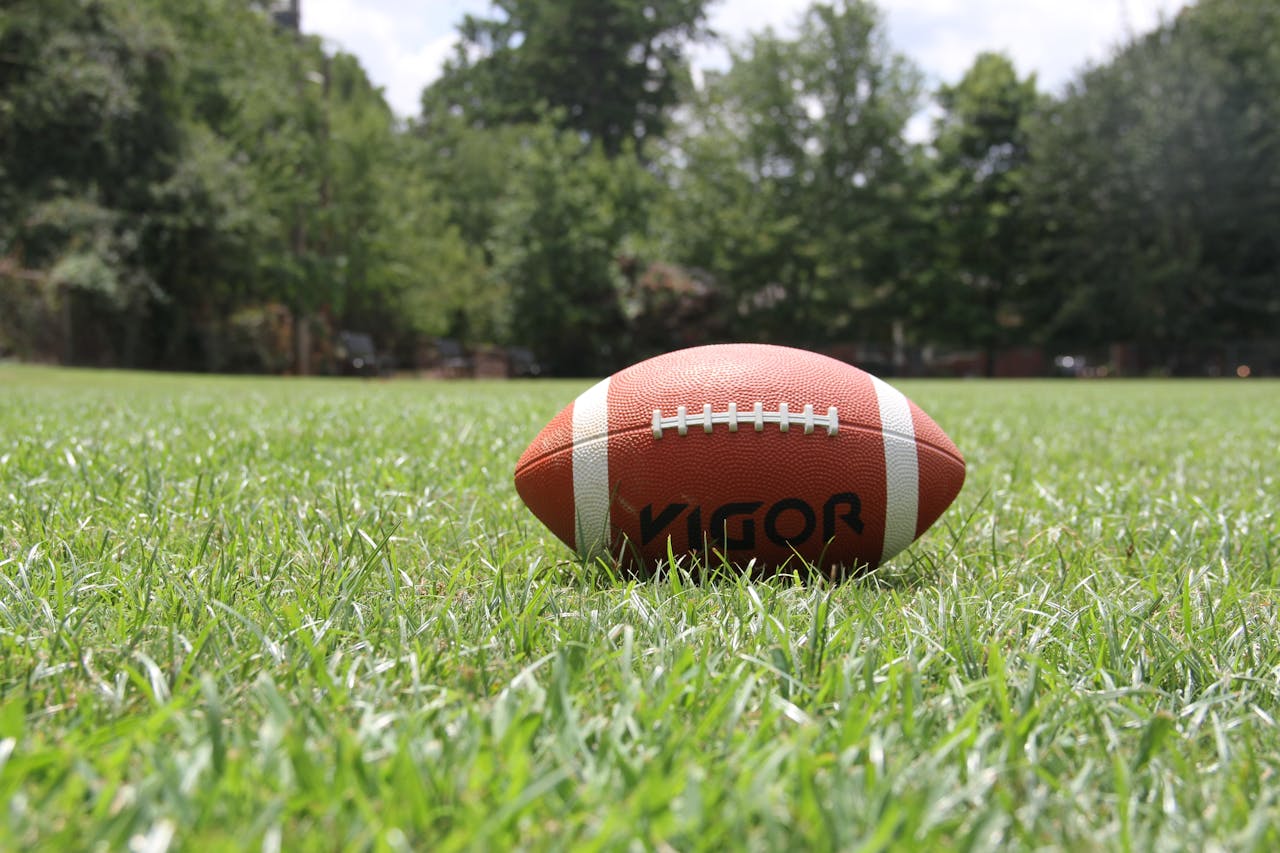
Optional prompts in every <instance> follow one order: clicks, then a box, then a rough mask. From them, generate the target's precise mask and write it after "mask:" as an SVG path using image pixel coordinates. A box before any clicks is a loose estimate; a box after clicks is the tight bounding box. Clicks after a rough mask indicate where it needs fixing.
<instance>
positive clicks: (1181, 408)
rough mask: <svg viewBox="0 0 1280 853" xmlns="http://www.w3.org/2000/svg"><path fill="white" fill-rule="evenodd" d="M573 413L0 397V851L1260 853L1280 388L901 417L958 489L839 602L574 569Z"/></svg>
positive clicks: (1068, 387) (105, 389)
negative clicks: (1176, 852) (963, 471)
mask: <svg viewBox="0 0 1280 853" xmlns="http://www.w3.org/2000/svg"><path fill="white" fill-rule="evenodd" d="M583 387H584V383H581V382H575V383H568V382H550V383H538V384H527V383H507V384H496V385H495V384H491V383H485V384H474V383H465V384H459V383H439V384H433V383H420V382H406V383H368V384H352V383H339V382H327V381H323V380H320V381H314V382H285V381H280V380H266V379H255V380H246V379H227V378H199V377H197V378H192V377H187V376H183V377H175V376H157V375H150V376H140V375H136V374H119V373H108V372H94V373H91V374H90V373H85V372H83V371H55V370H43V369H41V370H37V369H14V368H5V367H0V394H3V398H4V400H5V402H6V404H7V405H4V406H0V805H2V806H3V808H0V848H4V849H94V848H98V847H102V848H107V849H129V848H133V849H146V848H147V847H148V846H151V847H157V848H158V847H161V846H165V845H164V843H162V842H166V841H169V840H171V842H172V843H171V844H169V849H175V850H179V849H200V850H207V849H259V848H262V847H267V848H273V849H274V848H280V849H304V850H306V849H332V848H335V847H336V848H343V849H348V848H351V849H391V848H401V849H403V848H408V849H422V850H426V849H431V850H458V849H511V848H521V849H530V850H542V849H564V848H569V847H571V848H575V849H577V848H582V849H591V848H595V849H629V848H630V847H638V848H646V849H668V848H669V849H676V850H708V851H710V850H724V849H726V848H731V849H768V850H776V849H796V848H804V849H820V850H829V849H859V848H862V847H866V848H874V849H886V850H904V851H905V850H921V849H929V850H950V849H991V848H997V847H998V848H1000V849H1008V850H1044V849H1062V848H1066V849H1115V850H1122V849H1138V850H1146V849H1196V850H1200V849H1254V850H1268V849H1274V848H1275V847H1276V846H1277V845H1280V805H1278V803H1280V780H1278V777H1277V774H1276V758H1275V756H1276V755H1277V754H1280V727H1277V725H1276V722H1275V720H1276V718H1277V716H1280V689H1278V688H1277V683H1278V682H1277V677H1276V676H1277V673H1278V672H1280V647H1277V645H1276V643H1275V642H1274V641H1273V638H1274V637H1275V636H1276V634H1277V632H1278V631H1280V614H1278V611H1277V608H1276V606H1275V589H1276V586H1277V584H1278V583H1280V561H1278V560H1277V543H1280V516H1278V515H1277V511H1276V503H1275V500H1274V495H1275V492H1276V485H1277V484H1276V471H1275V465H1274V448H1275V446H1276V443H1277V441H1280V431H1278V429H1277V425H1276V422H1275V419H1274V417H1273V416H1272V413H1273V412H1274V411H1276V410H1277V407H1280V386H1277V385H1276V384H1275V383H1269V384H1268V383H1265V382H1252V381H1251V382H1239V383H1226V382H1218V383H1182V384H1175V383H1159V382H1125V383H1083V382H1082V383H1062V382H1057V383H998V384H997V383H986V382H972V383H915V384H908V385H904V386H903V387H904V390H905V391H906V392H907V393H908V394H909V395H910V396H911V397H912V399H914V400H916V401H918V402H919V403H920V404H921V405H922V406H923V407H924V408H925V409H926V410H927V411H929V412H930V413H931V414H932V415H933V416H935V417H936V418H937V419H938V421H939V423H941V424H942V425H943V426H944V427H945V428H946V429H947V431H948V432H949V434H950V435H951V436H952V437H953V438H954V439H955V440H956V442H957V444H958V445H959V446H960V448H961V449H962V450H963V451H964V452H965V453H966V455H967V456H968V458H969V462H970V469H969V470H970V480H969V482H968V483H967V484H966V487H965V489H964V491H963V492H962V493H961V495H960V497H959V499H958V501H957V503H956V505H955V506H954V507H953V508H952V509H951V510H949V511H948V512H947V514H946V515H945V516H944V518H943V519H942V520H941V521H940V522H939V524H938V526H937V527H935V528H934V529H933V530H931V531H930V532H928V533H927V534H926V535H925V536H924V538H922V539H921V540H920V541H919V542H918V543H917V544H915V545H914V546H912V548H911V549H909V551H908V552H907V553H906V554H903V555H901V556H900V557H899V558H897V559H896V560H895V561H894V562H893V563H892V564H890V566H889V567H887V570H886V571H884V572H883V573H882V574H881V576H880V577H879V578H878V579H875V580H870V579H868V580H864V581H860V582H849V583H845V584H843V585H840V586H835V587H831V586H825V585H818V586H804V585H798V584H795V583H793V582H791V581H790V580H788V579H785V578H780V579H776V580H774V581H771V582H768V583H751V582H749V581H746V580H742V581H729V582H722V583H719V584H709V585H698V584H692V583H689V582H688V581H687V578H685V577H682V576H681V575H679V574H676V575H673V576H671V577H670V578H669V579H667V580H663V581H655V582H649V583H625V584H619V583H611V582H607V581H604V580H593V579H592V578H590V577H589V576H588V575H586V574H585V573H584V572H583V570H582V567H580V566H579V565H578V564H577V563H576V562H575V561H574V560H573V559H572V555H571V554H570V552H569V551H568V549H566V548H565V547H564V546H562V545H561V544H559V543H558V542H557V541H556V540H555V539H554V538H553V537H552V536H551V534H550V533H548V532H547V531H545V530H544V529H542V527H541V526H540V525H539V524H538V523H537V522H536V521H535V520H534V519H533V518H532V517H531V516H530V515H529V514H528V512H527V510H526V509H524V507H522V506H521V505H520V501H519V498H518V496H517V495H516V493H515V490H514V489H513V487H512V484H511V481H510V479H509V476H508V475H509V472H510V470H511V468H512V466H513V464H514V462H515V459H516V457H517V456H518V455H519V452H520V450H521V449H522V448H523V447H524V446H525V444H526V442H528V441H529V440H530V438H531V437H532V436H533V435H534V434H535V433H536V432H537V430H538V429H539V427H540V426H541V425H542V424H543V423H545V422H546V420H547V419H549V418H550V417H551V416H552V415H553V414H554V413H555V412H556V411H557V410H559V408H560V407H561V406H562V405H563V404H564V403H565V401H566V400H569V399H572V398H573V396H574V395H576V394H577V393H579V392H580V391H581V390H582V388H583ZM495 412H496V413H501V416H500V417H495V414H494V413H495ZM1064 423H1068V424H1071V428H1070V429H1063V428H1062V424H1064ZM459 436H462V438H461V439H460V438H459Z"/></svg>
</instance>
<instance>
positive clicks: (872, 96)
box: [667, 2, 919, 343]
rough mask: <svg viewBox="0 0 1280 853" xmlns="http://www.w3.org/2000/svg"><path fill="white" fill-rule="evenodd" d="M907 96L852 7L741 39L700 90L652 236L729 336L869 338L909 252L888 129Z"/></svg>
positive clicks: (877, 36) (908, 74) (878, 24)
mask: <svg viewBox="0 0 1280 853" xmlns="http://www.w3.org/2000/svg"><path fill="white" fill-rule="evenodd" d="M918 96H919V75H918V72H917V71H916V70H915V69H914V68H913V67H912V66H911V64H910V63H909V62H908V61H907V60H906V59H905V58H904V57H902V56H900V55H898V54H896V53H894V52H893V51H892V50H891V49H890V47H889V45H888V43H887V41H886V38H885V35H884V28H883V23H882V21H881V18H880V15H879V13H878V12H877V10H876V9H875V7H873V6H872V5H870V4H869V3H863V2H851V3H840V4H836V5H824V4H817V5H815V6H813V7H812V8H811V9H810V10H809V12H808V13H807V14H806V16H805V18H804V20H803V22H802V25H801V28H800V32H799V33H798V34H797V36H796V37H795V38H793V39H784V38H781V37H779V36H777V35H775V34H773V33H766V34H764V35H759V36H755V37H754V38H753V39H752V40H751V41H750V42H749V43H748V45H747V46H746V47H745V48H744V49H743V51H742V52H741V53H740V54H738V55H736V56H735V57H734V61H733V64H732V67H731V68H730V69H729V71H728V72H727V73H725V74H724V75H723V76H715V77H713V78H712V79H711V80H710V81H709V82H708V85H707V92H706V93H705V94H704V95H703V97H701V98H700V99H699V101H698V102H697V104H696V105H695V106H696V117H695V119H694V126H693V129H692V132H691V133H690V134H689V135H688V137H685V138H681V139H679V140H678V143H677V144H678V145H679V148H678V150H677V154H676V156H677V157H678V158H679V159H680V160H684V161H686V162H687V163H688V167H687V168H686V169H685V170H684V174H682V175H680V177H679V179H678V181H677V183H676V187H675V197H674V198H673V200H672V203H671V207H670V209H669V211H668V215H669V217H670V220H671V221H670V222H669V224H668V226H667V227H668V229H669V231H670V232H671V238H670V240H671V245H672V246H673V248H674V251H675V252H676V259H678V260H679V261H681V262H682V263H685V264H688V265H691V266H694V267H701V268H705V269H708V270H712V271H713V272H714V274H715V275H716V277H717V279H718V280H719V283H720V286H721V288H723V289H724V290H725V291H726V292H727V301H728V302H729V304H730V305H731V306H733V307H734V309H735V313H736V314H737V318H736V320H737V322H736V328H737V331H738V333H739V334H741V335H749V336H752V337H759V338H762V339H767V340H774V341H779V342H809V343H816V342H824V341H829V340H832V339H837V338H847V337H850V336H856V337H862V338H864V339H865V338H868V337H869V338H872V339H874V338H876V337H879V336H882V335H884V334H885V330H886V329H887V328H888V325H889V324H888V319H889V317H890V316H891V313H892V311H893V309H896V308H897V307H898V306H897V305H895V304H894V299H893V296H894V293H895V291H896V289H897V286H898V285H900V284H902V283H903V282H905V281H907V280H908V279H909V277H910V276H911V274H912V272H913V269H912V265H911V262H910V259H911V258H912V257H913V255H915V254H916V253H915V252H914V251H913V240H914V239H915V238H916V236H917V233H916V230H915V229H914V228H913V226H912V221H911V220H912V217H913V213H912V210H911V208H912V206H913V205H914V204H915V201H914V198H913V194H914V189H915V186H916V184H917V183H918V180H919V177H918V175H917V174H916V172H915V170H914V169H913V168H912V162H913V157H912V152H911V150H910V147H909V146H908V144H907V143H906V142H905V141H904V138H903V132H904V129H905V126H906V123H907V121H908V119H909V118H910V117H911V115H912V113H913V112H914V111H915V109H916V107H917V105H918Z"/></svg>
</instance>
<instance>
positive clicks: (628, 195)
mask: <svg viewBox="0 0 1280 853" xmlns="http://www.w3.org/2000/svg"><path fill="white" fill-rule="evenodd" d="M514 174H515V175H517V176H518V177H517V178H516V180H515V183H514V185H513V187H512V189H511V191H510V193H509V194H508V195H507V196H506V198H505V199H504V201H503V203H502V206H501V208H500V211H499V219H498V222H497V225H496V227H495V229H494V235H493V238H492V246H491V251H492V255H493V258H494V275H495V276H496V277H497V278H498V279H499V280H500V281H502V282H503V283H504V285H505V287H506V288H507V290H508V292H509V293H510V306H509V307H510V311H511V334H512V340H513V341H514V342H516V343H521V344H525V345H528V346H530V347H532V348H533V349H534V351H535V352H536V353H537V355H538V356H539V358H540V359H541V361H542V363H543V364H544V365H545V366H547V367H548V369H549V370H550V371H551V372H553V373H557V374H561V375H570V376H575V375H576V376H581V375H590V374H599V373H602V372H609V371H611V370H613V369H616V368H617V367H619V366H621V364H620V361H621V360H622V359H623V358H624V356H625V353H626V336H625V330H626V324H625V321H624V317H623V311H622V305H621V290H622V281H621V270H620V268H619V265H618V257H619V254H620V249H621V247H622V244H623V241H624V239H625V237H626V236H627V234H629V233H632V232H634V231H636V230H639V229H640V228H641V225H642V217H643V216H644V211H645V209H646V207H647V196H648V194H649V192H650V186H651V180H652V178H651V176H650V175H648V173H646V172H645V171H644V170H643V169H641V168H640V166H639V165H638V164H636V163H635V162H634V160H632V159H631V158H626V157H619V158H614V159H610V158H609V157H607V156H606V155H605V154H604V152H603V150H602V147H601V146H600V145H599V144H592V143H587V144H584V143H583V142H582V140H581V139H580V138H579V137H578V136H576V135H574V134H570V133H566V132H562V131H558V130H556V129H555V128H554V127H553V126H550V125H543V126H540V127H536V128H531V129H530V132H529V135H528V138H527V140H526V142H525V146H524V148H523V150H522V153H521V157H520V160H519V162H518V163H517V169H516V170H515V172H514Z"/></svg>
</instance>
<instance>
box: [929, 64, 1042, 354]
mask: <svg viewBox="0 0 1280 853" xmlns="http://www.w3.org/2000/svg"><path fill="white" fill-rule="evenodd" d="M938 102H939V104H940V106H941V107H942V110H943V112H942V116H941V117H940V118H939V119H938V121H937V125H936V136H935V141H934V145H935V148H936V151H937V159H936V163H935V174H936V185H935V189H934V193H935V203H936V204H937V205H938V218H937V225H936V227H937V236H938V239H937V241H936V243H935V245H934V252H933V256H934V259H935V260H934V264H933V268H932V270H931V275H930V276H929V277H928V278H927V279H926V283H927V288H925V289H923V292H922V294H921V296H922V299H921V300H920V301H919V302H918V303H917V304H918V305H925V306H927V308H928V310H927V311H924V312H922V314H923V318H924V322H926V323H927V324H928V325H929V331H930V332H931V333H932V335H933V336H935V337H937V338H939V339H941V340H943V341H947V342H950V343H961V342H966V343H971V344H977V345H979V346H981V347H982V348H983V349H984V350H985V351H986V354H987V359H986V364H987V370H988V372H990V371H992V370H993V368H994V364H995V353H996V351H997V350H999V349H1000V348H1002V347H1005V346H1008V345H1010V344H1013V343H1016V342H1022V341H1024V340H1026V337H1027V335H1028V330H1027V328H1026V325H1027V319H1028V318H1027V317H1026V313H1025V312H1026V306H1025V302H1026V300H1027V299H1028V298H1029V296H1028V293H1027V289H1028V280H1029V269H1028V267H1029V265H1030V247H1031V243H1032V241H1033V240H1034V239H1035V236H1036V235H1035V223H1034V221H1033V219H1032V218H1031V216H1030V215H1029V213H1028V211H1027V209H1026V206H1025V204H1024V193H1025V190H1024V186H1023V184H1024V182H1025V180H1026V176H1025V170H1026V165H1027V161H1028V132H1027V126H1028V122H1029V120H1030V118H1031V117H1032V115H1033V114H1034V113H1035V111H1036V109H1037V108H1038V106H1039V104H1040V96H1039V95H1038V94H1037V92H1036V83H1035V76H1034V75H1031V76H1029V77H1027V78H1023V79H1020V78H1019V77H1018V74H1017V71H1016V70H1015V69H1014V67H1013V63H1012V62H1011V61H1010V60H1009V59H1008V58H1007V57H1005V56H1002V55H1000V54H993V53H984V54H981V55H980V56H978V58H977V59H976V60H975V61H974V63H973V65H972V66H971V67H970V69H969V70H968V71H967V72H966V73H965V75H964V77H963V78H961V80H960V82H959V83H957V84H955V85H954V86H943V87H942V88H941V89H940V90H939V92H938Z"/></svg>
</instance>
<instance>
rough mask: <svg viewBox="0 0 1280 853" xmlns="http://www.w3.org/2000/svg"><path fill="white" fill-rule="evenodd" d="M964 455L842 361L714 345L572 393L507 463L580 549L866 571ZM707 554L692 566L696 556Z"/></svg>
mask: <svg viewBox="0 0 1280 853" xmlns="http://www.w3.org/2000/svg"><path fill="white" fill-rule="evenodd" d="M964 475H965V464H964V458H963V457H962V456H961V455H960V452H959V451H958V450H957V449H956V446H955V445H954V444H953V443H952V441H951V439H950V438H948V437H947V435H946V434H945V433H944V432H943V431H942V430H941V429H939V427H938V425H937V424H935V423H934V422H933V420H932V419H931V418H930V417H929V416H928V415H926V414H925V413H924V412H922V411H921V410H920V409H919V407H917V406H916V405H915V404H914V403H912V402H911V401H910V400H908V399H907V398H906V397H904V396H903V395H902V393H901V392H899V391H897V390H896V389H894V388H893V387H891V386H890V385H888V384H886V383H885V382H883V381H881V380H880V379H877V378H876V377H874V376H872V375H871V374H869V373H866V372H864V371H862V370H860V369H858V368H856V367H854V366H852V365H850V364H846V363H845V362H842V361H837V360H835V359H833V358H828V357H827V356H823V355H819V354H817V353H812V352H807V351H804V350H798V349H792V348H789V347H780V346H770V345H764V344H720V345H714V346H703V347H695V348H692V349H686V350H680V351H677V352H671V353H667V354H665V355H660V356H657V357H655V358H651V359H648V360H647V361H642V362H640V363H639V364H635V365H632V366H631V367H628V368H626V369H624V370H621V371H619V372H618V373H615V374H614V375H613V376H610V377H608V378H607V379H604V380H602V381H600V382H599V383H597V384H595V385H593V386H592V387H590V388H588V389H587V390H586V391H584V392H582V394H580V395H579V396H578V398H577V399H575V400H574V401H573V402H572V403H570V404H569V405H568V406H566V407H565V408H564V410H562V411H561V412H560V413H559V414H558V415H556V416H555V417H554V418H553V419H552V420H551V422H550V423H549V424H547V425H546V427H544V428H543V430H542V432H540V433H539V434H538V435H537V437H536V438H534V440H533V442H532V443H531V444H530V445H529V447H528V448H527V449H526V450H525V451H524V454H523V455H522V456H521V457H520V461H519V462H518V463H517V465H516V470H515V484H516V490H517V491H518V492H519V493H520V497H521V498H522V499H523V500H524V502H525V504H526V505H528V507H529V509H530V510H532V512H533V514H534V515H536V516H537V517H538V518H539V519H541V520H542V522H543V523H544V524H546V526H547V527H548V528H549V529H550V530H551V532H553V533H554V534H555V535H556V536H557V537H559V538H560V539H561V540H563V541H564V542H565V544H567V545H568V546H569V547H570V548H573V549H574V550H575V551H577V553H578V554H579V555H580V556H581V557H582V558H584V559H588V560H591V559H595V558H597V557H609V558H611V559H613V560H615V561H616V562H617V564H618V565H620V566H623V567H626V568H629V569H631V570H633V571H634V570H637V569H641V568H649V569H652V568H653V567H654V566H655V565H656V564H658V563H659V562H661V561H662V560H664V559H666V558H667V556H668V554H669V553H671V554H675V555H684V554H697V555H700V559H703V560H706V561H709V562H710V564H714V565H726V564H727V565H731V566H735V567H746V566H750V567H751V568H752V570H753V571H756V570H766V569H774V570H776V569H779V568H782V567H785V566H788V565H798V564H799V561H798V559H797V558H799V560H803V561H804V563H805V564H807V565H809V566H813V567H815V568H817V569H818V570H819V571H821V572H822V573H824V574H827V575H832V576H835V575H841V576H842V575H844V574H846V573H854V572H857V571H859V570H865V569H868V568H875V567H877V566H879V565H881V564H882V563H884V562H885V561H886V560H888V559H889V558H891V557H892V556H893V555H895V554H897V553H898V552H899V551H901V550H902V549H903V548H906V547H907V546H908V545H910V544H911V543H912V542H913V541H914V540H915V539H916V538H917V537H919V536H920V535H921V534H922V533H924V531H925V530H927V529H928V527H929V526H930V525H931V524H933V522H934V521H935V520H936V519H937V518H938V516H940V515H941V514H942V512H943V511H944V510H945V509H946V508H947V506H948V505H950V504H951V502H952V500H954V499H955V496H956V495H957V494H958V493H959V491H960V487H961V485H963V483H964ZM705 564H706V563H704V565H705Z"/></svg>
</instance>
